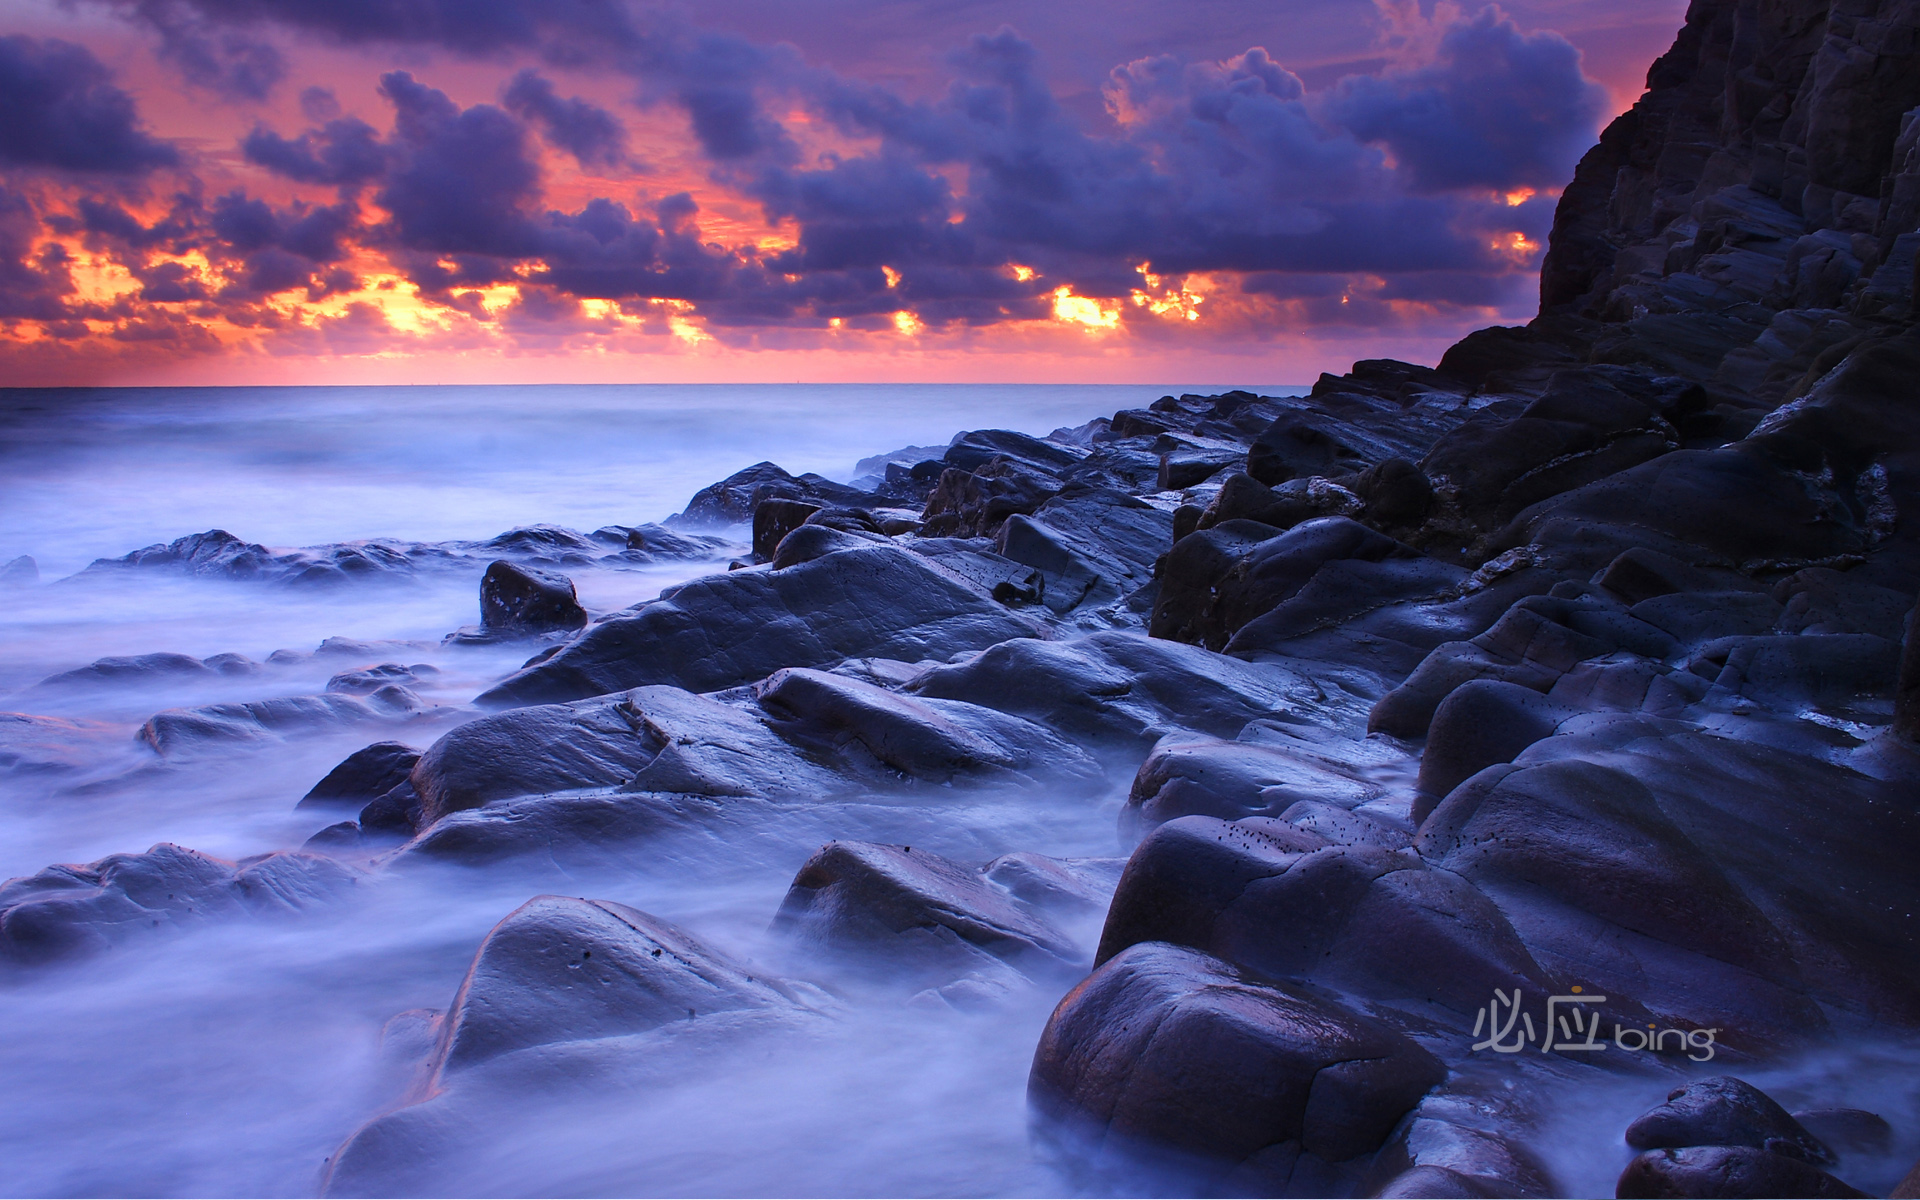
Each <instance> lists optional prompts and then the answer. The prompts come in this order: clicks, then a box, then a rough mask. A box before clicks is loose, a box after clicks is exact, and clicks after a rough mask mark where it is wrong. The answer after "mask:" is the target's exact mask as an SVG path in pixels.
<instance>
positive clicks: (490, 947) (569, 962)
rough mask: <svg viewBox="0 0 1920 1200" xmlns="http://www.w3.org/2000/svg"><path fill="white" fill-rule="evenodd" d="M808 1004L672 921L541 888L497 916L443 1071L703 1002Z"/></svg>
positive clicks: (595, 1034) (615, 1030)
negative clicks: (504, 914) (542, 893)
mask: <svg viewBox="0 0 1920 1200" xmlns="http://www.w3.org/2000/svg"><path fill="white" fill-rule="evenodd" d="M798 1007H802V1005H801V1004H800V1001H799V999H798V995H797V993H795V992H794V991H793V989H791V988H790V987H787V986H785V985H783V984H781V983H779V982H778V981H776V980H771V979H767V978H765V977H756V976H755V975H752V974H750V973H748V972H747V971H746V970H745V969H744V968H742V967H740V966H739V965H737V964H735V963H733V962H732V961H730V960H728V959H727V958H725V957H723V956H721V955H719V954H717V953H715V952H714V951H712V950H710V949H708V948H707V947H705V946H703V945H701V944H700V943H698V942H696V941H694V940H693V939H692V938H691V937H689V936H688V935H687V934H685V933H683V932H682V931H681V930H679V929H677V928H675V927H674V926H672V925H669V924H667V923H666V922H664V921H662V920H660V919H659V918H658V917H654V916H652V915H650V914H648V913H644V912H641V911H639V910H638V909H634V908H629V907H627V906H626V905H624V904H616V903H614V902H613V901H611V900H579V899H575V898H573V897H570V896H536V897H534V898H533V899H532V900H529V901H527V902H526V903H525V904H523V905H521V906H520V907H519V908H517V909H515V910H514V911H513V912H512V913H511V914H510V915H508V916H507V918H506V919H505V920H503V921H501V922H500V924H498V925H496V926H494V928H493V930H492V932H490V933H488V934H487V937H486V940H485V941H483V942H481V943H480V950H479V952H478V953H477V954H475V955H474V959H473V965H472V966H471V967H470V968H468V970H467V977H466V979H464V980H463V981H462V982H461V984H460V990H459V991H458V992H456V993H455V994H454V997H453V1005H452V1007H451V1008H449V1009H448V1011H447V1017H446V1028H445V1031H444V1033H443V1034H442V1035H441V1039H440V1045H439V1048H438V1053H437V1059H438V1061H437V1064H436V1069H437V1072H438V1075H439V1077H440V1079H441V1080H446V1079H448V1078H450V1077H451V1076H453V1075H456V1074H458V1073H459V1072H461V1071H464V1070H468V1069H471V1068H473V1067H476V1066H479V1065H480V1064H482V1063H485V1062H488V1061H489V1060H492V1059H495V1058H499V1057H501V1056H502V1055H508V1054H514V1053H516V1052H520V1051H526V1050H533V1049H536V1048H539V1047H544V1046H553V1045H562V1044H565V1043H568V1042H580V1041H593V1040H598V1039H601V1038H611V1037H619V1036H621V1035H623V1034H634V1033H644V1032H646V1031H648V1030H652V1029H656V1028H659V1027H660V1026H662V1025H670V1024H674V1023H677V1022H681V1021H687V1020H690V1019H695V1018H698V1017H699V1015H700V1014H701V1013H703V1012H704V1013H707V1014H708V1015H712V1014H714V1013H723V1012H736V1011H741V1010H755V1009H775V1010H785V1009H793V1008H798Z"/></svg>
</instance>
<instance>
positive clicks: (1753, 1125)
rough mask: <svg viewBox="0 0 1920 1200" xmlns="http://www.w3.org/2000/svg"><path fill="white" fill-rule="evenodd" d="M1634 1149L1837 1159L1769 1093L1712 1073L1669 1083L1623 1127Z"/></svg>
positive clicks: (1818, 1162)
mask: <svg viewBox="0 0 1920 1200" xmlns="http://www.w3.org/2000/svg"><path fill="white" fill-rule="evenodd" d="M1626 1140H1627V1145H1629V1146H1632V1147H1633V1148H1634V1149H1635V1150H1658V1149H1662V1148H1665V1147H1676V1148H1677V1147H1681V1146H1750V1147H1752V1148H1753V1149H1756V1150H1765V1151H1768V1152H1769V1153H1772V1154H1782V1155H1785V1156H1786V1157H1788V1158H1797V1159H1800V1160H1802V1161H1803V1162H1809V1163H1812V1164H1814V1165H1815V1166H1820V1167H1830V1166H1832V1165H1833V1164H1834V1163H1835V1162H1837V1161H1839V1160H1838V1159H1837V1158H1835V1157H1834V1153H1833V1151H1832V1150H1831V1149H1829V1148H1828V1147H1827V1145H1826V1143H1824V1142H1822V1141H1821V1140H1820V1139H1819V1138H1817V1137H1815V1136H1814V1135H1813V1134H1811V1133H1809V1132H1807V1130H1806V1128H1805V1127H1804V1126H1802V1125H1801V1124H1800V1122H1798V1121H1796V1120H1794V1118H1793V1117H1792V1116H1790V1115H1789V1114H1788V1113H1787V1110H1786V1109H1784V1108H1782V1107H1780V1105H1779V1104H1778V1103H1777V1102H1775V1100H1774V1099H1773V1097H1771V1096H1769V1095H1767V1094H1766V1093H1765V1092H1763V1091H1761V1090H1760V1089H1759V1088H1757V1087H1754V1086H1753V1085H1752V1084H1750V1083H1748V1082H1747V1081H1746V1080H1744V1079H1736V1078H1734V1077H1733V1076H1731V1075H1716V1076H1714V1077H1713V1078H1711V1079H1700V1080H1696V1081H1694V1082H1693V1083H1689V1084H1687V1085H1686V1086H1685V1087H1681V1088H1675V1089H1674V1090H1673V1091H1672V1092H1671V1093H1669V1094H1668V1096H1667V1099H1666V1102H1665V1103H1664V1104H1659V1105H1655V1106H1654V1107H1653V1108H1651V1109H1649V1110H1647V1111H1646V1112H1644V1113H1642V1114H1641V1115H1640V1116H1639V1117H1637V1118H1635V1119H1634V1122H1633V1124H1631V1125H1629V1126H1627V1132H1626Z"/></svg>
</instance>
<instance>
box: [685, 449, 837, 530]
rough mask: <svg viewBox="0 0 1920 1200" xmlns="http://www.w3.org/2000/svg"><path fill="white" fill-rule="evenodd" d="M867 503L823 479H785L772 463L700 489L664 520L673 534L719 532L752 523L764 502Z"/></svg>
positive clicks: (804, 476)
mask: <svg viewBox="0 0 1920 1200" xmlns="http://www.w3.org/2000/svg"><path fill="white" fill-rule="evenodd" d="M868 499H869V497H868V496H867V495H866V493H864V492H860V491H856V490H855V489H853V488H850V487H847V486H846V485H845V484H839V483H835V482H833V481H832V480H831V479H827V478H825V477H824V476H820V475H815V474H813V473H812V472H808V473H807V474H805V475H789V474H787V473H786V472H785V471H783V470H781V469H780V468H779V467H778V466H775V465H774V464H773V463H770V462H760V463H755V464H754V465H752V466H751V467H748V468H746V469H745V470H743V471H736V472H735V473H733V474H732V475H729V476H727V477H726V478H725V479H723V480H721V481H720V482H719V483H716V484H713V485H712V486H710V487H706V488H702V489H701V490H700V491H698V492H696V493H695V494H694V497H693V499H692V500H689V501H688V502H687V507H686V509H685V511H683V512H680V513H677V514H675V515H674V516H671V517H668V518H667V521H666V524H667V525H668V527H669V528H672V529H676V530H678V529H719V528H724V527H726V526H728V525H740V524H744V523H746V522H748V521H751V520H753V513H754V510H755V509H757V508H758V507H760V505H761V504H763V503H765V502H766V501H768V500H806V501H813V502H817V503H820V504H850V505H857V504H862V503H865V502H866V501H867V500H868Z"/></svg>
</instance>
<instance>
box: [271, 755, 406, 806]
mask: <svg viewBox="0 0 1920 1200" xmlns="http://www.w3.org/2000/svg"><path fill="white" fill-rule="evenodd" d="M419 761H420V752H419V751H418V750H415V749H414V748H413V747H412V746H408V745H404V744H402V743H400V742H375V743H374V744H373V745H371V746H368V747H366V748H365V749H361V750H355V751H354V752H353V753H352V754H349V755H347V757H346V758H344V759H342V760H341V762H340V765H339V766H337V767H335V768H334V769H333V770H331V771H328V772H327V774H326V777H325V778H323V779H321V780H320V782H319V783H316V784H314V785H313V787H312V788H310V789H309V790H308V791H307V794H306V795H305V796H303V797H301V799H300V804H299V807H301V808H312V807H317V806H320V805H331V804H340V805H345V804H352V805H355V806H359V805H364V804H366V803H368V802H369V801H371V800H374V799H377V798H378V797H380V796H384V795H385V794H387V793H388V792H390V791H392V790H393V789H394V788H396V787H399V786H400V785H401V784H403V783H405V782H407V778H408V775H409V774H410V773H411V772H412V771H413V765H414V764H415V763H417V762H419Z"/></svg>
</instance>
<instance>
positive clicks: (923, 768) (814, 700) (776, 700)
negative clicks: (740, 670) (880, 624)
mask: <svg viewBox="0 0 1920 1200" xmlns="http://www.w3.org/2000/svg"><path fill="white" fill-rule="evenodd" d="M755 694H756V695H757V697H758V699H759V704H760V707H761V709H762V710H764V711H765V712H766V713H767V715H768V716H769V717H770V718H771V721H772V725H773V728H774V729H775V731H777V732H778V733H779V734H780V735H781V736H782V737H783V738H785V739H786V740H787V741H788V742H790V743H792V744H793V745H795V746H798V747H800V748H801V749H802V750H803V751H805V752H806V753H807V754H809V756H811V757H812V758H814V759H816V760H818V761H822V762H827V763H831V764H833V765H835V766H838V767H839V768H840V769H841V772H842V773H843V774H846V775H852V776H856V777H861V776H864V777H869V778H872V777H874V775H875V773H876V769H877V771H878V774H879V775H880V777H881V778H885V777H887V776H894V777H898V778H899V779H902V780H913V781H917V782H926V783H940V784H944V783H949V782H952V781H953V780H955V779H959V778H964V777H968V776H972V777H976V778H982V779H986V778H1002V779H1006V780H1011V781H1020V782H1038V781H1041V780H1046V781H1049V782H1052V783H1054V784H1056V785H1060V784H1065V785H1068V786H1069V787H1073V788H1074V789H1075V790H1084V789H1086V788H1088V787H1091V786H1093V785H1094V784H1096V783H1097V782H1098V781H1099V780H1100V779H1101V778H1102V776H1101V772H1100V768H1099V766H1098V765H1097V764H1096V763H1094V761H1093V760H1092V759H1090V758H1088V757H1087V755H1086V753H1085V752H1084V751H1082V750H1081V749H1080V748H1079V747H1077V746H1075V745H1073V744H1072V743H1071V742H1068V741H1065V740H1063V739H1062V738H1060V737H1059V736H1057V735H1055V734H1054V733H1052V732H1051V731H1049V730H1047V729H1046V728H1044V727H1042V726H1039V725H1036V724H1034V723H1033V722H1031V721H1027V720H1024V719H1022V718H1020V717H1017V716H1010V715H1008V714H1006V713H1002V712H997V711H995V710H994V709H991V708H987V707H984V706H982V705H977V704H969V703H966V702H964V701H960V700H937V699H928V698H922V697H920V696H903V695H901V694H899V693H898V692H893V691H889V690H887V689H886V688H883V687H878V686H876V685H874V684H871V683H865V682H862V681H861V680H857V679H850V678H848V677H846V676H844V675H836V674H832V673H829V672H826V671H816V670H810V669H807V668H803V667H791V668H788V669H786V670H782V671H776V672H774V673H773V674H772V675H771V676H769V677H768V678H767V680H766V682H764V683H762V684H760V685H759V686H758V687H757V688H756V689H755Z"/></svg>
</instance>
